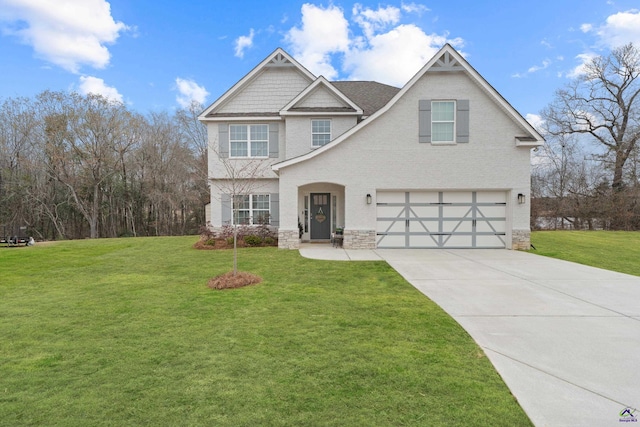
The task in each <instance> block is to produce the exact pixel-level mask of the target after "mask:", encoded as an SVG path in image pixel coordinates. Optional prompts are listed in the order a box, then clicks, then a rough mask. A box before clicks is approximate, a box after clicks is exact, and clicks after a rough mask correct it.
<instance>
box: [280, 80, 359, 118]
mask: <svg viewBox="0 0 640 427" xmlns="http://www.w3.org/2000/svg"><path fill="white" fill-rule="evenodd" d="M319 94H322V95H325V99H329V102H324V105H323V106H322V107H317V106H314V107H307V106H305V101H307V100H308V99H311V98H313V97H314V96H317V95H319ZM311 104H314V103H313V102H311ZM315 104H317V103H315ZM319 112H322V113H326V112H330V113H331V114H332V115H350V116H354V115H357V116H361V115H362V114H363V111H362V108H360V107H359V106H358V105H356V104H355V103H354V102H353V101H352V100H351V99H349V98H347V97H346V96H345V95H344V94H343V93H342V92H340V91H339V90H338V89H336V88H335V87H334V86H333V85H332V84H331V83H329V81H328V80H327V79H325V78H324V77H323V76H320V77H318V78H317V79H316V81H314V82H313V83H312V84H310V85H309V86H308V87H307V88H306V89H305V90H303V91H302V92H301V93H300V94H299V95H298V96H296V97H295V98H294V99H292V100H291V102H289V103H288V104H287V105H285V107H284V108H283V109H282V110H280V115H281V116H293V115H309V114H316V113H319Z"/></svg>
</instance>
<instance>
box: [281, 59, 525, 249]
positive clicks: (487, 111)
mask: <svg viewBox="0 0 640 427" xmlns="http://www.w3.org/2000/svg"><path fill="white" fill-rule="evenodd" d="M424 99H442V100H452V99H453V100H455V99H468V100H469V104H470V107H469V109H470V126H469V129H470V131H469V132H470V138H469V143H459V144H455V145H435V144H430V143H419V142H418V131H419V129H418V125H419V121H418V114H419V113H418V104H419V101H420V100H424ZM523 134H526V133H525V132H524V131H523V130H522V129H521V127H520V125H519V124H518V123H516V122H515V121H514V120H513V119H512V118H511V115H510V114H508V113H507V112H506V111H504V110H503V109H502V107H501V106H500V105H499V104H498V103H496V102H495V101H494V100H493V99H492V98H491V97H489V96H488V95H487V94H486V93H485V92H484V90H483V89H482V88H481V87H480V86H478V85H477V84H476V83H475V82H474V81H473V80H471V79H470V78H469V77H468V76H467V75H466V74H465V73H463V72H446V73H426V74H425V75H424V76H423V77H422V78H421V79H420V80H418V81H417V82H416V84H415V85H414V86H413V87H412V88H411V89H410V90H409V91H408V92H407V93H405V95H404V96H403V97H402V98H401V99H399V100H398V101H397V102H396V103H395V104H394V105H393V106H392V107H391V108H390V109H389V110H388V111H387V112H386V113H385V114H383V115H381V116H380V117H378V118H377V119H375V120H374V121H372V122H370V123H369V124H368V125H367V126H364V127H363V128H361V129H360V131H358V132H357V133H355V134H353V135H352V136H351V137H349V138H348V139H347V140H345V141H344V142H342V143H340V144H338V145H336V146H335V147H333V148H331V149H330V150H327V151H325V152H323V153H321V154H319V155H318V156H315V157H313V158H311V159H309V160H307V161H304V162H301V163H298V164H294V165H291V166H288V167H285V168H283V169H281V171H280V200H281V207H280V225H281V228H284V229H289V228H295V225H296V224H297V215H296V213H297V210H298V209H297V208H298V206H297V203H291V202H292V201H296V200H297V190H296V189H297V187H298V186H301V185H306V184H309V183H313V182H332V183H336V184H339V185H344V187H345V206H346V209H345V224H344V225H345V228H346V229H359V230H375V228H376V206H375V194H376V190H381V189H403V190H412V189H416V190H417V189H430V190H482V189H487V190H489V189H490V190H502V191H506V192H508V195H509V201H508V203H507V215H508V216H509V214H511V215H510V218H507V229H508V230H527V231H528V230H529V199H530V197H529V194H530V149H529V148H526V147H516V140H515V137H516V136H521V135H523ZM518 193H523V194H525V195H526V199H527V203H526V204H524V205H518V204H517V201H516V198H517V194H518ZM366 194H371V195H372V196H373V197H374V201H373V203H372V204H371V205H367V204H366V201H365V196H366ZM507 237H508V238H507V241H508V242H509V241H510V239H509V236H507Z"/></svg>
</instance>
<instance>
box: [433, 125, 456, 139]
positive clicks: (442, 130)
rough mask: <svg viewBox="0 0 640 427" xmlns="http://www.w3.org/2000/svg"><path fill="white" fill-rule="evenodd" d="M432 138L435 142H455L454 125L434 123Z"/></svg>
mask: <svg viewBox="0 0 640 427" xmlns="http://www.w3.org/2000/svg"><path fill="white" fill-rule="evenodd" d="M432 126H433V127H432V130H431V138H432V140H433V141H434V142H444V141H446V142H451V141H453V123H433V125H432Z"/></svg>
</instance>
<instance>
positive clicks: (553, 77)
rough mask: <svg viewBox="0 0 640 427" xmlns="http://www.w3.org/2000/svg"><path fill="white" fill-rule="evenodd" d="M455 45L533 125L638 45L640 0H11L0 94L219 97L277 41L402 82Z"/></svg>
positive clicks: (146, 102) (2, 34) (329, 64)
mask: <svg viewBox="0 0 640 427" xmlns="http://www.w3.org/2000/svg"><path fill="white" fill-rule="evenodd" d="M52 5H55V6H54V7H52ZM445 42H448V43H451V44H452V45H453V46H454V47H455V48H456V49H458V50H459V51H460V52H462V53H463V54H464V55H465V57H466V58H467V59H468V61H469V62H470V63H471V65H472V66H473V67H474V68H475V69H476V70H477V71H478V72H480V74H482V75H483V76H484V77H485V78H486V79H487V80H488V81H489V83H490V84H492V85H493V86H494V87H495V88H496V89H497V90H498V91H499V92H500V93H501V94H502V95H503V96H504V97H505V98H506V99H507V100H508V101H509V102H510V103H511V104H512V105H513V106H514V107H515V108H516V109H517V110H518V111H519V112H520V113H521V114H522V115H523V116H525V117H527V118H529V119H530V120H531V121H532V122H534V121H535V120H536V115H537V114H538V113H539V111H540V110H541V109H542V108H544V107H545V106H546V105H547V104H548V103H549V102H550V101H551V100H552V97H553V93H554V91H555V90H556V89H558V88H560V87H561V86H562V85H563V84H565V83H566V82H567V81H568V80H569V79H570V78H572V77H575V76H577V75H578V74H579V72H580V66H581V64H583V63H584V61H585V60H588V58H589V57H591V56H593V55H598V54H603V53H606V52H607V51H608V50H609V49H610V48H612V47H615V46H618V45H621V44H624V43H628V42H634V43H635V44H638V45H640V4H639V3H638V0H634V1H628V0H615V1H613V0H612V1H606V0H555V1H548V0H539V1H537V2H517V1H513V0H511V1H502V0H494V1H491V0H488V1H468V2H461V1H450V0H449V1H411V0H405V1H390V2H386V3H379V2H370V1H359V2H352V1H340V0H335V1H333V2H298V1H288V2H276V1H264V0H263V1H242V0H233V1H227V0H209V1H201V0H192V1H173V0H164V1H154V2H151V1H145V0H136V1H132V0H111V1H105V0H0V76H1V77H0V100H1V99H3V98H8V97H17V96H27V97H31V96H34V95H35V94H37V93H39V92H41V91H43V90H47V89H50V90H75V91H78V92H81V93H87V92H96V93H101V94H103V95H105V96H108V97H111V98H114V99H118V100H121V101H123V102H125V103H126V104H127V105H128V106H129V107H130V108H132V109H134V110H137V111H139V112H141V113H147V112H151V111H173V110H174V109H176V108H180V107H181V106H182V105H185V103H188V102H189V101H190V100H191V99H194V100H197V101H199V102H201V103H203V104H205V105H208V104H210V103H212V102H213V101H215V100H216V99H217V98H218V97H219V96H220V95H222V94H223V93H224V92H225V91H226V90H227V89H228V88H229V87H231V86H232V85H233V84H234V83H235V82H237V81H238V80H240V79H241V78H242V77H243V76H244V75H245V74H246V73H248V72H249V71H250V70H251V69H252V68H253V67H254V66H255V65H257V64H258V63H259V62H260V61H262V60H263V59H264V58H265V57H266V56H267V55H268V54H269V53H271V52H272V51H273V50H274V49H276V48H277V47H282V48H284V49H285V50H286V51H288V52H289V53H290V54H292V55H293V56H294V57H295V58H296V59H298V60H299V61H300V62H301V63H302V64H303V65H304V66H306V67H307V68H308V69H309V70H310V71H311V72H313V73H314V74H316V75H320V74H322V75H324V76H325V77H327V78H329V79H330V80H348V79H358V80H376V81H380V82H382V83H387V84H392V85H396V86H402V85H403V84H404V83H405V82H406V81H408V80H409V78H410V77H411V76H412V75H413V74H414V73H415V72H416V71H418V69H419V68H420V66H421V65H422V64H424V63H425V62H426V61H427V60H428V59H429V58H431V56H432V55H433V54H434V53H435V52H436V51H437V49H438V48H439V47H441V46H442V44H443V43H445Z"/></svg>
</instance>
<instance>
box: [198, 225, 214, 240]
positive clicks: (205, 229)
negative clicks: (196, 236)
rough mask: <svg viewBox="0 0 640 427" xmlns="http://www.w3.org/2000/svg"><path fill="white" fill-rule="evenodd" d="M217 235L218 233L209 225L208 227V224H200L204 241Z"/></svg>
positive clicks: (201, 236)
mask: <svg viewBox="0 0 640 427" xmlns="http://www.w3.org/2000/svg"><path fill="white" fill-rule="evenodd" d="M215 237H216V233H215V232H214V231H213V230H211V229H210V228H209V227H207V226H206V225H202V226H200V238H201V239H202V240H203V241H204V242H207V241H209V240H211V239H215Z"/></svg>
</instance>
